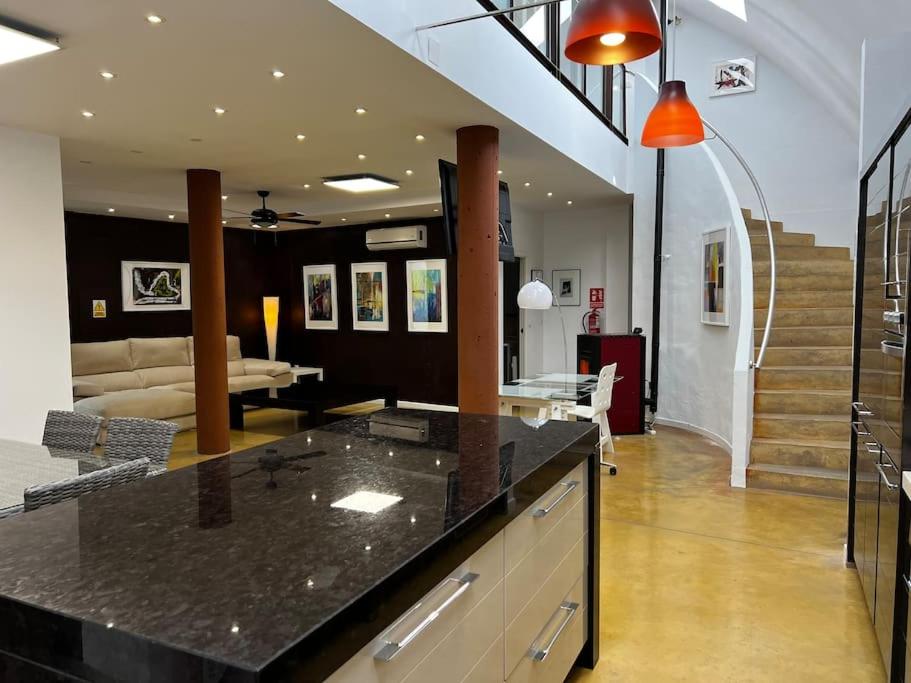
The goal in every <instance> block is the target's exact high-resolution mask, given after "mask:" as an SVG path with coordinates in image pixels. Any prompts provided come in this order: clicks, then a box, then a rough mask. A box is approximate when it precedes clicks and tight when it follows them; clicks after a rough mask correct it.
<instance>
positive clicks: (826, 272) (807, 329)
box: [744, 211, 854, 498]
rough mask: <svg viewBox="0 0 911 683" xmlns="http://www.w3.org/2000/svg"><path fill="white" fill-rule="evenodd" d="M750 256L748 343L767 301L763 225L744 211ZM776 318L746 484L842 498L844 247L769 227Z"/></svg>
mask: <svg viewBox="0 0 911 683" xmlns="http://www.w3.org/2000/svg"><path fill="white" fill-rule="evenodd" d="M744 218H745V219H746V224H747V228H748V231H749V234H750V243H751V245H752V250H753V292H754V294H753V297H754V304H753V307H754V327H755V331H754V337H755V340H756V347H757V348H756V351H757V352H758V350H759V348H758V347H759V344H760V342H761V341H762V334H763V331H764V328H765V321H766V314H767V313H768V305H769V266H770V264H769V247H768V244H769V239H768V236H767V233H766V227H765V222H764V221H762V220H757V219H754V218H752V216H751V215H750V212H749V211H744ZM772 229H773V233H774V236H775V255H776V265H777V278H776V279H777V282H776V288H775V290H776V297H775V317H774V318H773V320H772V332H771V336H770V339H769V346H768V349H767V351H766V355H765V359H764V361H763V365H762V368H760V369H759V370H757V371H756V373H755V381H756V392H755V397H754V405H753V441H752V443H751V445H750V465H749V467H748V468H747V486H748V487H751V488H763V489H774V490H779V491H790V492H794V493H803V494H809V495H817V496H827V497H839V498H844V497H846V496H847V490H848V457H849V452H850V438H851V423H850V416H851V405H850V404H851V343H852V333H853V317H854V302H853V294H852V289H853V283H854V264H853V261H852V260H851V257H850V251H849V250H848V248H847V247H817V246H816V245H815V241H816V238H815V236H814V235H809V234H803V233H792V232H784V230H783V226H782V224H781V223H780V222H773V223H772Z"/></svg>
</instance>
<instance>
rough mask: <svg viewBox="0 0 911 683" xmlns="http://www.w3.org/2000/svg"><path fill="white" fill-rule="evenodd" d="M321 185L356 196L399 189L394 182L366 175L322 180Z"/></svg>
mask: <svg viewBox="0 0 911 683" xmlns="http://www.w3.org/2000/svg"><path fill="white" fill-rule="evenodd" d="M323 185H326V186H327V187H334V188H335V189H337V190H345V191H346V192H355V193H358V194H359V193H361V192H382V191H384V190H397V189H399V184H398V183H397V182H396V181H395V180H390V179H389V178H383V177H382V176H378V175H371V174H368V173H364V174H361V175H351V176H335V177H332V178H323Z"/></svg>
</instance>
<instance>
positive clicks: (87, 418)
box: [41, 410, 103, 453]
mask: <svg viewBox="0 0 911 683" xmlns="http://www.w3.org/2000/svg"><path fill="white" fill-rule="evenodd" d="M102 422H103V420H102V418H100V417H98V416H97V415H83V414H82V413H73V412H69V411H66V410H49V411H47V419H46V420H45V421H44V436H43V437H42V438H41V443H42V445H44V446H47V447H48V448H60V449H63V450H67V451H78V452H79V453H91V452H92V450H93V449H94V448H95V444H96V443H97V442H98V432H100V431H101V423H102Z"/></svg>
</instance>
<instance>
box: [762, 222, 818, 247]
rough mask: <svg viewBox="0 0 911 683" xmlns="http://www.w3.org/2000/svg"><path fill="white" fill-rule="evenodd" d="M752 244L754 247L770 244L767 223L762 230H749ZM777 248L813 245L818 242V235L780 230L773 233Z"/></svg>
mask: <svg viewBox="0 0 911 683" xmlns="http://www.w3.org/2000/svg"><path fill="white" fill-rule="evenodd" d="M748 234H749V236H750V245H751V246H753V247H758V246H761V245H762V246H769V235H768V234H767V233H766V229H765V225H763V226H762V230H749V231H748ZM773 237H774V239H775V248H776V249H777V248H778V247H812V246H814V245H815V244H816V235H811V234H809V233H805V232H779V233H773Z"/></svg>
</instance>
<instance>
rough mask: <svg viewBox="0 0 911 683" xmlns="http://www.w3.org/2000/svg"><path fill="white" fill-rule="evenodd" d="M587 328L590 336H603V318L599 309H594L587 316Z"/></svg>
mask: <svg viewBox="0 0 911 683" xmlns="http://www.w3.org/2000/svg"><path fill="white" fill-rule="evenodd" d="M585 318H586V321H585V322H586V325H585V326H586V327H587V328H588V333H589V334H601V316H600V314H599V313H598V309H597V308H593V309H592V310H590V311H589V312H588V314H587V315H586V316H585Z"/></svg>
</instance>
